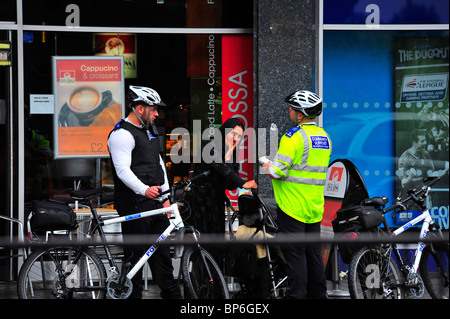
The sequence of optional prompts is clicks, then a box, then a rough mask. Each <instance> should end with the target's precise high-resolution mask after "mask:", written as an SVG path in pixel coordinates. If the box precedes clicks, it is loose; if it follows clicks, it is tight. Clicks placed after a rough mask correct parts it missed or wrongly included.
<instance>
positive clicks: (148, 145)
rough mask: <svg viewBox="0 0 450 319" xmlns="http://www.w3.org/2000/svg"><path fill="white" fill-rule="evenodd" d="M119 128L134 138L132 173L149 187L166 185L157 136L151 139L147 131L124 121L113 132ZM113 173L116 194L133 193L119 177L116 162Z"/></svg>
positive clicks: (154, 135)
mask: <svg viewBox="0 0 450 319" xmlns="http://www.w3.org/2000/svg"><path fill="white" fill-rule="evenodd" d="M119 128H122V129H125V130H127V131H128V132H130V133H131V135H133V137H134V141H135V146H134V149H133V151H132V153H131V171H132V172H133V173H134V174H135V175H136V176H137V178H139V179H140V180H141V181H142V182H143V183H144V184H146V185H148V186H161V185H162V184H164V172H163V170H162V168H161V165H160V162H159V139H158V137H157V134H155V133H154V134H153V136H152V138H151V139H150V138H149V135H148V132H147V130H145V129H143V128H138V127H136V126H134V125H133V124H130V123H128V122H126V121H124V120H121V121H120V122H119V123H118V124H117V125H116V126H115V127H114V129H113V131H115V130H117V129H119ZM113 131H112V132H113ZM110 134H111V133H110ZM111 162H112V158H111ZM112 172H113V178H114V191H115V192H116V194H117V193H119V194H123V195H125V194H128V193H130V192H132V190H131V189H130V188H128V186H126V185H125V184H124V183H123V182H122V181H121V180H120V178H119V177H118V176H117V173H116V169H115V167H114V162H113V165H112Z"/></svg>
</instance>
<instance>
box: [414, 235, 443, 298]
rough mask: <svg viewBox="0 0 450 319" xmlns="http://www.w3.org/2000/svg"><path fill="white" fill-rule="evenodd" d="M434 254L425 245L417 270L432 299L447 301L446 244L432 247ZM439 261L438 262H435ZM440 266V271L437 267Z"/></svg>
mask: <svg viewBox="0 0 450 319" xmlns="http://www.w3.org/2000/svg"><path fill="white" fill-rule="evenodd" d="M433 247H434V250H435V252H436V253H435V254H433V253H432V252H431V247H430V245H427V246H426V247H425V248H424V250H423V252H422V258H421V259H420V265H419V270H420V274H421V276H422V280H423V283H424V285H425V287H426V289H427V291H428V293H429V294H430V296H431V298H433V299H448V297H449V293H448V285H449V278H448V268H449V266H448V252H449V248H448V247H449V246H448V244H437V245H433ZM437 259H439V260H437ZM438 265H441V266H442V269H440V267H438Z"/></svg>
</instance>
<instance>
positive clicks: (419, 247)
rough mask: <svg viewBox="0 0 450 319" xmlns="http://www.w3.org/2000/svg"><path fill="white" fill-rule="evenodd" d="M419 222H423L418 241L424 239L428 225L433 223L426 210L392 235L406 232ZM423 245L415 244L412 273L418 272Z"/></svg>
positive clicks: (420, 243)
mask: <svg viewBox="0 0 450 319" xmlns="http://www.w3.org/2000/svg"><path fill="white" fill-rule="evenodd" d="M421 221H423V224H422V228H421V230H420V237H419V238H420V239H425V237H426V236H427V234H428V230H429V228H430V224H432V223H433V219H432V218H431V216H430V212H429V211H428V209H425V210H424V211H423V212H422V214H421V215H420V216H418V217H416V218H414V219H413V220H411V221H410V222H408V223H406V224H405V225H403V226H402V227H400V228H398V229H396V230H395V231H393V232H392V234H394V236H398V235H400V234H401V233H403V232H405V231H406V230H408V229H409V228H411V227H412V226H414V225H416V224H418V223H420V222H421ZM424 246H425V245H424V243H423V242H418V243H417V248H416V250H415V252H416V253H415V256H414V263H413V268H412V269H413V271H414V272H416V273H417V272H418V271H419V263H420V258H421V257H422V251H423V248H424Z"/></svg>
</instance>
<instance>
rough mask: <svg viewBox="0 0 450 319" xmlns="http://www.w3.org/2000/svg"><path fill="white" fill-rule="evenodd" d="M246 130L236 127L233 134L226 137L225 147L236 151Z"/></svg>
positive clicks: (230, 133)
mask: <svg viewBox="0 0 450 319" xmlns="http://www.w3.org/2000/svg"><path fill="white" fill-rule="evenodd" d="M243 134H244V130H243V129H242V127H240V126H239V125H236V126H235V127H234V128H233V130H232V131H231V132H229V133H228V134H227V135H226V136H225V145H226V146H227V148H228V149H230V148H232V149H235V148H236V146H237V145H238V144H239V142H240V141H241V139H242V135H243Z"/></svg>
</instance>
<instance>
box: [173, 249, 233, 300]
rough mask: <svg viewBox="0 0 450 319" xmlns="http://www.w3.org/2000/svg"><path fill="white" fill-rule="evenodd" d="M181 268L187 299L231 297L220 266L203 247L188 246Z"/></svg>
mask: <svg viewBox="0 0 450 319" xmlns="http://www.w3.org/2000/svg"><path fill="white" fill-rule="evenodd" d="M202 253H203V254H204V257H205V261H206V263H207V265H208V268H209V270H210V272H211V275H212V281H210V280H209V275H208V271H207V269H206V267H205V263H204V262H203V258H202V256H201V254H202ZM181 270H182V274H183V282H184V298H185V299H229V298H230V295H229V292H228V288H227V284H226V283H225V278H224V277H223V274H222V272H221V271H220V267H219V265H217V262H216V261H215V260H214V258H213V257H212V256H211V254H210V253H208V252H207V251H206V250H204V249H202V248H195V249H194V248H190V247H189V248H186V249H185V250H184V253H183V257H182V260H181Z"/></svg>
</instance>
